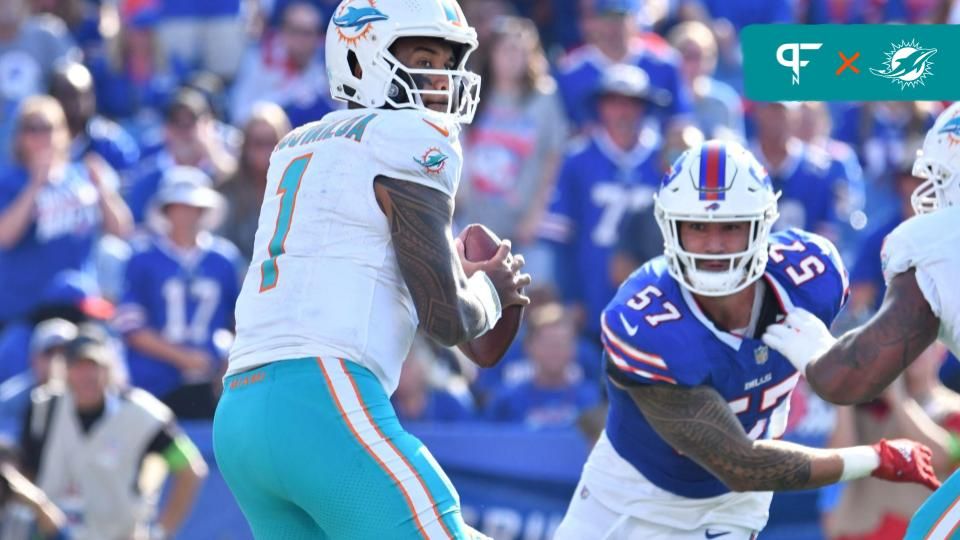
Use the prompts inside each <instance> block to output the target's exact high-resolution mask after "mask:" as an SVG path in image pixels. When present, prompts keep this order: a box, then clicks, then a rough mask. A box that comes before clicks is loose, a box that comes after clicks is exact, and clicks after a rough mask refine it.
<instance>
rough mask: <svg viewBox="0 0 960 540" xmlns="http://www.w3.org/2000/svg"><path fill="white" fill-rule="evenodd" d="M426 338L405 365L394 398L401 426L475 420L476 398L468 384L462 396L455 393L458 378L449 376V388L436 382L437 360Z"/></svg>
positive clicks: (416, 343) (419, 339)
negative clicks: (417, 423)
mask: <svg viewBox="0 0 960 540" xmlns="http://www.w3.org/2000/svg"><path fill="white" fill-rule="evenodd" d="M430 347H431V346H430V344H428V343H427V342H426V341H425V340H424V339H423V337H417V338H414V341H413V345H411V347H410V352H408V353H407V358H406V360H404V361H403V368H402V369H401V371H400V379H399V381H398V382H397V389H396V390H395V391H394V392H393V395H392V396H390V402H391V403H393V407H394V409H396V411H397V418H399V419H400V421H401V422H403V423H406V422H459V421H465V420H472V419H474V416H475V414H476V413H475V411H474V404H473V396H471V395H470V392H469V391H468V390H467V387H466V384H463V385H460V386H461V387H462V389H463V392H461V393H455V392H453V391H452V387H453V386H454V385H453V384H451V383H452V382H453V381H454V380H455V377H452V376H446V377H444V379H445V384H437V383H436V382H434V380H433V379H434V377H433V371H434V370H435V369H436V368H437V356H436V354H434V352H433V350H432V349H431V348H430Z"/></svg>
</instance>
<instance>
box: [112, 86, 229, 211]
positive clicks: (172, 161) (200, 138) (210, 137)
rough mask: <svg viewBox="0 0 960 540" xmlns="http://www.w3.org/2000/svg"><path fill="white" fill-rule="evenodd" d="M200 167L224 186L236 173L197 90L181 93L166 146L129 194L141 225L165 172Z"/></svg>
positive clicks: (175, 100)
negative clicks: (184, 167) (224, 182)
mask: <svg viewBox="0 0 960 540" xmlns="http://www.w3.org/2000/svg"><path fill="white" fill-rule="evenodd" d="M177 165H185V166H190V167H196V168H199V169H201V170H203V171H204V172H205V173H206V174H207V175H209V176H210V177H211V178H212V179H213V181H214V183H220V182H221V181H223V180H224V179H225V178H227V177H228V176H229V175H230V174H232V173H233V172H234V171H235V170H236V165H237V163H236V158H235V157H234V156H233V155H232V154H231V153H230V152H229V150H228V148H227V144H226V141H225V140H224V137H223V134H222V133H221V132H220V131H218V130H217V129H216V119H215V118H214V117H213V114H212V112H211V110H210V104H209V102H208V101H207V99H206V98H205V97H204V96H203V94H202V93H200V92H199V91H197V90H194V89H191V88H184V89H181V90H180V91H179V92H177V95H176V96H175V97H174V98H173V101H172V102H171V103H170V106H169V107H168V108H167V116H166V122H165V124H164V130H163V143H162V145H161V147H160V148H159V150H157V151H156V152H154V153H153V154H152V155H151V156H149V158H147V159H146V160H145V163H144V164H143V169H142V172H141V173H140V175H139V176H138V177H137V178H135V179H134V180H133V181H132V185H131V186H130V190H129V191H128V193H127V201H128V203H129V204H130V210H131V212H132V213H133V218H134V220H135V221H136V222H137V223H142V222H143V220H144V218H145V217H146V211H147V206H148V204H149V202H150V199H151V198H152V197H153V196H154V194H155V193H156V192H157V189H158V188H159V186H160V182H161V179H162V178H163V174H164V171H166V170H168V169H170V168H172V167H174V166H177Z"/></svg>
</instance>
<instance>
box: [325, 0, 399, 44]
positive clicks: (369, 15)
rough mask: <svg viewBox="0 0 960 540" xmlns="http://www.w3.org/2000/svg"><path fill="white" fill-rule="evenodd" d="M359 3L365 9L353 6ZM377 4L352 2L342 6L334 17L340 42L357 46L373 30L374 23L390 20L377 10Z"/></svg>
mask: <svg viewBox="0 0 960 540" xmlns="http://www.w3.org/2000/svg"><path fill="white" fill-rule="evenodd" d="M357 3H359V4H363V7H356V6H355V5H353V4H357ZM375 3H376V2H375V0H356V1H355V0H350V1H347V2H344V3H343V4H341V5H340V9H338V10H337V13H336V14H334V17H333V24H334V26H336V27H337V35H338V36H339V37H340V41H346V42H347V44H348V45H350V46H355V45H356V44H357V43H359V42H360V40H361V39H365V38H366V37H367V34H369V33H370V31H372V30H373V23H375V22H377V21H385V20H387V19H388V18H389V17H387V15H386V14H385V13H383V12H382V11H380V10H379V9H377V8H376V6H375Z"/></svg>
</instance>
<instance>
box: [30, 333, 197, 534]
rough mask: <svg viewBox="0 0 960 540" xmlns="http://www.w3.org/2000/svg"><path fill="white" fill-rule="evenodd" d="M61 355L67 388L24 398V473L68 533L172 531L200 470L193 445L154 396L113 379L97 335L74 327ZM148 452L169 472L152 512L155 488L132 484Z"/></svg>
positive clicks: (108, 354) (109, 356) (112, 361)
mask: <svg viewBox="0 0 960 540" xmlns="http://www.w3.org/2000/svg"><path fill="white" fill-rule="evenodd" d="M65 359H66V364H67V376H66V381H67V384H66V386H65V387H57V386H53V385H46V386H43V387H40V388H38V389H36V390H35V391H34V392H33V394H32V395H31V402H30V406H29V408H28V411H27V417H26V418H27V420H26V421H25V422H24V427H25V429H24V430H23V436H22V438H21V450H22V452H23V458H24V462H23V470H24V473H25V475H26V476H27V477H29V478H33V479H34V481H35V482H36V484H37V485H38V486H39V487H40V488H41V489H42V490H43V491H44V492H45V493H46V494H47V496H48V497H49V498H50V500H52V501H53V502H54V503H55V504H56V505H57V506H58V507H59V508H60V509H61V510H62V511H63V512H64V513H65V514H66V515H67V517H68V519H69V521H70V532H71V534H72V537H73V538H74V539H77V540H86V539H89V540H94V539H106V538H144V537H145V538H172V537H174V534H175V533H176V531H177V529H178V528H179V526H180V524H181V523H182V521H183V520H184V519H185V518H186V517H187V514H188V513H189V511H190V508H191V506H192V504H193V500H194V497H195V496H196V494H197V492H198V490H199V488H200V485H201V483H202V480H203V478H204V476H205V475H206V472H207V467H206V463H205V462H204V461H203V458H202V457H201V456H200V453H199V451H198V450H197V448H196V447H195V446H194V445H193V443H192V442H191V441H190V439H189V438H188V437H187V436H186V435H184V434H183V433H182V432H181V431H180V428H179V427H178V426H177V424H176V419H175V417H174V415H173V413H171V411H170V410H169V409H168V408H167V407H165V406H164V405H163V404H162V403H160V402H158V401H157V400H156V399H155V398H153V397H152V396H150V395H149V394H147V393H146V392H144V391H142V390H139V389H136V388H133V389H128V390H121V389H119V388H118V387H117V386H116V385H115V384H113V383H112V382H111V377H112V373H111V370H112V369H113V367H114V366H115V365H116V364H117V363H118V362H119V361H120V359H119V357H117V356H116V354H115V353H114V352H113V351H111V349H110V348H109V347H108V346H107V344H106V343H105V342H104V341H103V336H102V334H100V333H99V332H97V331H94V330H90V329H86V328H81V331H80V333H79V335H78V337H77V338H75V339H74V340H73V341H71V342H70V343H69V344H68V345H67V350H66V353H65ZM147 455H158V456H160V457H162V458H163V460H164V461H165V462H166V465H167V467H168V469H169V471H170V472H171V474H172V477H173V479H172V486H171V488H170V490H169V496H168V497H167V499H166V503H165V505H164V507H163V508H162V510H160V511H159V512H156V500H157V497H156V495H157V493H156V490H157V489H158V488H159V486H146V487H144V486H141V484H140V479H141V473H142V472H143V470H144V459H145V458H146V456H147ZM147 531H149V532H147ZM145 533H146V534H145Z"/></svg>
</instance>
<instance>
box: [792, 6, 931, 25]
mask: <svg viewBox="0 0 960 540" xmlns="http://www.w3.org/2000/svg"><path fill="white" fill-rule="evenodd" d="M908 4H922V2H916V1H905V0H804V1H803V2H801V3H800V4H799V16H798V19H799V20H801V21H803V22H804V23H805V24H883V23H890V22H900V23H905V22H908V21H907V18H908V16H909V12H908ZM917 14H919V13H917ZM784 22H788V21H784ZM911 22H912V21H911Z"/></svg>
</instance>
